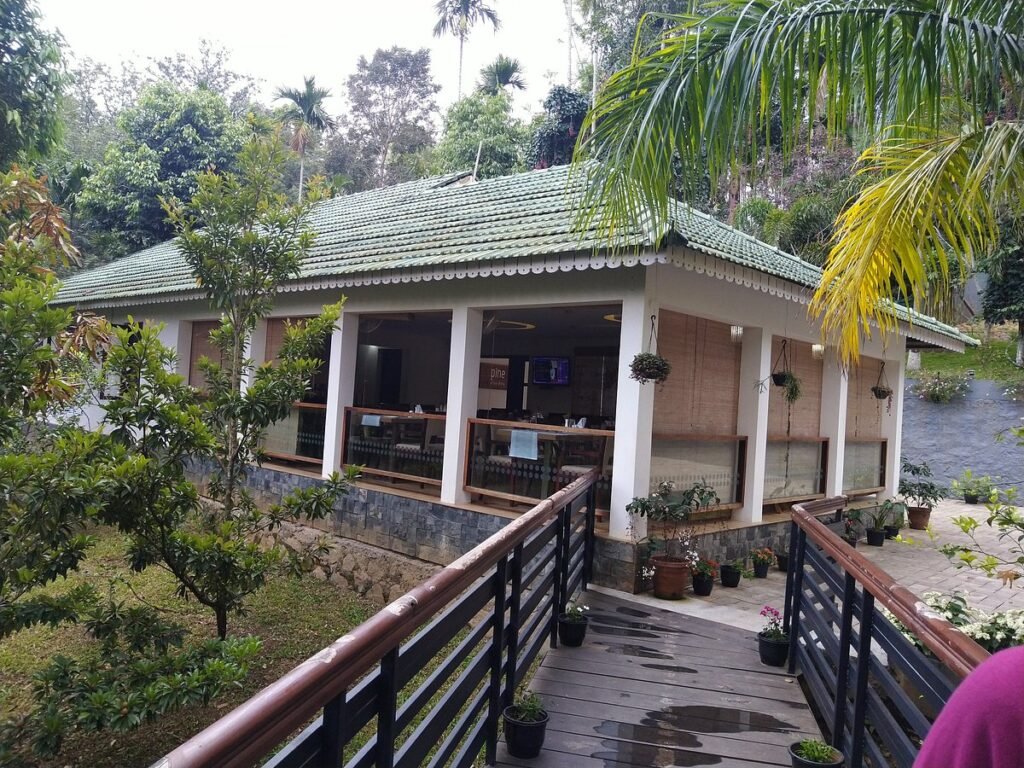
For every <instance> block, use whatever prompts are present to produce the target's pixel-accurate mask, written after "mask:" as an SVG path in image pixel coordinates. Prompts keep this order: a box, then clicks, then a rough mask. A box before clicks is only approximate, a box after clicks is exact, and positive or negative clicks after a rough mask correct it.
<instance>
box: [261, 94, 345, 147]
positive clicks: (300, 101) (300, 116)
mask: <svg viewBox="0 0 1024 768" xmlns="http://www.w3.org/2000/svg"><path fill="white" fill-rule="evenodd" d="M330 96H331V92H330V90H328V89H327V88H320V87H318V86H317V84H316V78H315V77H307V78H304V80H303V87H302V88H278V89H277V91H276V92H275V93H274V98H275V99H278V100H282V101H288V102H290V103H289V104H288V106H287V107H286V109H285V111H284V112H283V113H282V121H283V122H284V123H286V124H288V125H291V126H292V130H293V131H294V133H293V134H292V149H295V150H296V151H297V152H299V153H300V154H301V153H302V152H304V151H305V147H306V145H307V144H308V142H309V141H310V139H311V137H312V132H313V131H319V132H323V133H330V132H331V131H334V130H336V129H337V121H336V120H335V119H334V118H333V117H331V115H330V114H329V113H328V112H327V108H326V107H325V106H324V102H325V101H326V100H327V99H328V98H330ZM298 147H301V149H299V148H298Z"/></svg>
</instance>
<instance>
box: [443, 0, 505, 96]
mask: <svg viewBox="0 0 1024 768" xmlns="http://www.w3.org/2000/svg"><path fill="white" fill-rule="evenodd" d="M434 9H435V10H436V11H437V23H436V24H435V25H434V37H441V36H442V35H445V34H450V35H453V36H455V37H457V38H458V39H459V93H458V97H459V98H460V99H461V98H462V53H463V49H464V48H465V45H466V38H467V37H469V30H470V29H471V28H472V27H474V26H475V25H476V24H478V23H480V22H487V23H489V24H491V25H492V26H493V27H494V28H495V29H498V28H499V27H500V26H501V20H500V19H499V18H498V12H497V11H495V10H494V9H493V8H491V7H490V6H489V5H485V4H484V1H483V0H437V3H436V4H435V5H434Z"/></svg>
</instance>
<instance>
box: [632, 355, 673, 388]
mask: <svg viewBox="0 0 1024 768" xmlns="http://www.w3.org/2000/svg"><path fill="white" fill-rule="evenodd" d="M671 372H672V365H671V364H670V363H669V361H668V360H666V359H665V358H664V357H662V356H661V355H658V354H655V353H654V352H641V353H639V354H638V355H636V356H634V357H633V360H632V361H631V362H630V364H629V378H631V379H633V380H634V381H638V382H640V383H641V384H646V383H647V382H649V381H654V382H657V383H658V384H660V383H662V382H663V381H665V379H667V378H668V375H669V374H670V373H671Z"/></svg>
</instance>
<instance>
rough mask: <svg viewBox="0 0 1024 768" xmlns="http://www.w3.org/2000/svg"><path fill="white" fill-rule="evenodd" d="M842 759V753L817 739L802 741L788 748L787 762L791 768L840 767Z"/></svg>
mask: <svg viewBox="0 0 1024 768" xmlns="http://www.w3.org/2000/svg"><path fill="white" fill-rule="evenodd" d="M844 759H845V758H844V756H843V753H842V752H840V751H839V750H838V749H836V748H835V747H833V746H832V745H831V744H826V743H825V742H824V741H818V739H804V740H803V741H798V742H796V743H795V744H791V745H790V747H789V760H790V764H791V765H792V766H793V768H813V767H814V766H820V765H842V764H843V760H844Z"/></svg>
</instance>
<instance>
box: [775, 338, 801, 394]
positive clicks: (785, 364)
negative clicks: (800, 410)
mask: <svg viewBox="0 0 1024 768" xmlns="http://www.w3.org/2000/svg"><path fill="white" fill-rule="evenodd" d="M788 342H789V340H788V339H783V340H782V349H780V350H779V356H778V357H777V358H775V365H773V366H772V373H771V377H770V378H771V380H772V384H774V385H775V386H776V387H782V388H783V389H784V390H785V391H784V393H783V397H785V398H786V402H787V403H795V402H796V401H797V400H799V399H800V379H798V378H797V377H796V376H795V375H794V374H793V370H792V368H791V366H790V362H789V346H788Z"/></svg>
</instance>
